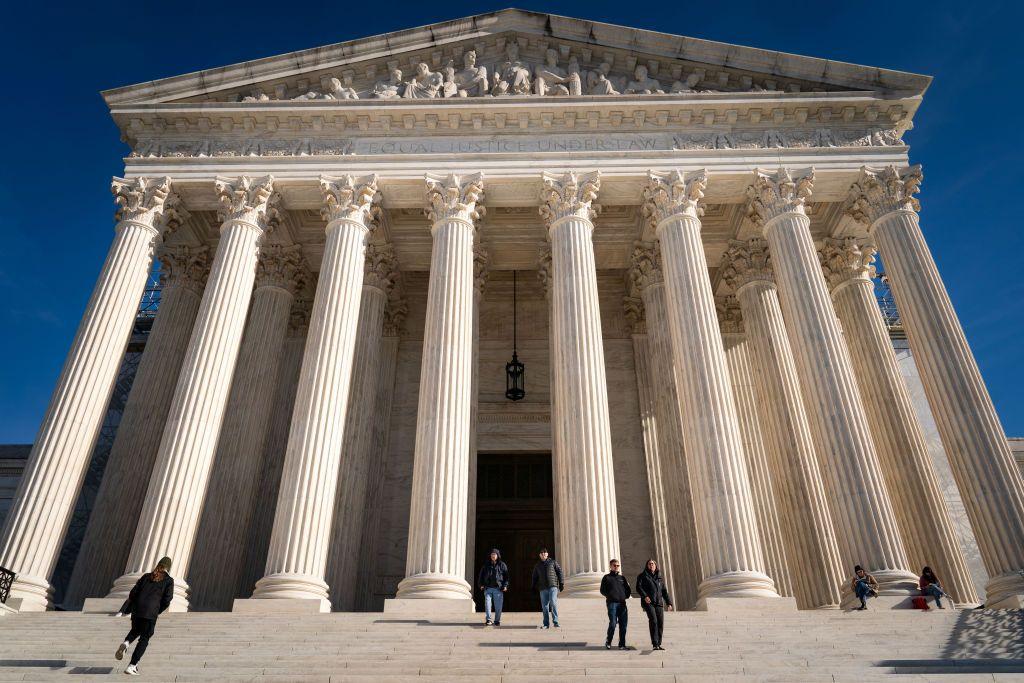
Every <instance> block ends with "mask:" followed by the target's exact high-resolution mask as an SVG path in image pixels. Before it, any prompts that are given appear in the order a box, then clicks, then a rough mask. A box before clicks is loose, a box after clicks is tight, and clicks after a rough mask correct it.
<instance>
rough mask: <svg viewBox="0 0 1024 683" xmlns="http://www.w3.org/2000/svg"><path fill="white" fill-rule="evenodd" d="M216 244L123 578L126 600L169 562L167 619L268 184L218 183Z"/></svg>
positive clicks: (118, 586)
mask: <svg viewBox="0 0 1024 683" xmlns="http://www.w3.org/2000/svg"><path fill="white" fill-rule="evenodd" d="M215 188H216V191H217V195H218V197H219V199H220V203H221V206H222V211H221V216H222V218H223V223H222V224H221V227H220V241H219V243H218V244H217V252H216V255H215V256H214V260H213V265H212V266H211V268H210V276H209V278H208V280H207V283H206V289H205V291H204V292H203V300H202V303H201V304H200V306H199V313H198V314H197V316H196V322H195V326H194V328H193V331H192V337H191V339H190V340H189V345H188V351H186V353H185V361H184V362H183V364H182V369H181V373H180V375H179V379H178V385H177V387H176V388H175V390H174V398H173V399H172V400H171V407H170V410H169V411H168V414H167V423H166V426H165V427H164V432H163V436H162V437H161V440H160V448H159V450H158V452H157V457H156V464H155V465H154V467H153V474H152V476H151V477H150V480H149V487H148V489H147V491H146V500H145V502H144V504H143V507H142V512H141V515H140V518H139V523H138V526H137V527H136V530H135V539H134V541H133V543H132V549H131V551H130V552H129V554H128V563H127V566H126V567H125V573H124V575H122V576H121V577H120V578H118V579H117V580H116V581H115V582H114V586H113V588H112V589H111V592H110V595H109V597H111V598H123V597H127V595H128V592H129V591H130V590H131V588H132V586H134V585H135V582H136V580H137V579H138V578H139V577H140V576H141V575H142V574H144V573H145V572H147V571H149V570H150V569H152V568H153V566H154V565H155V564H156V562H157V560H159V559H160V558H161V557H162V556H164V555H167V556H169V557H170V558H171V559H172V560H173V562H174V576H175V584H174V602H173V603H172V604H171V608H170V609H171V610H173V611H185V610H187V609H188V583H187V582H186V577H187V576H188V567H189V561H190V559H191V554H192V548H193V545H194V543H195V534H196V530H197V528H198V526H199V518H200V514H201V512H202V501H203V497H204V495H205V493H206V484H207V482H208V480H209V476H210V469H211V466H212V464H213V456H214V451H215V449H216V447H217V439H218V437H219V434H220V426H221V421H222V420H223V417H224V410H225V408H226V406H227V400H228V392H229V390H230V388H231V376H232V373H233V372H234V369H235V361H236V360H237V358H238V351H239V346H240V343H241V341H242V332H243V330H244V327H245V318H246V313H247V311H248V308H249V299H250V296H251V294H252V286H253V281H254V280H255V276H256V258H257V254H258V251H259V244H260V241H261V240H262V238H263V236H264V233H265V232H266V231H267V230H268V228H269V227H270V226H269V224H270V222H271V221H273V220H274V219H275V216H276V214H277V209H276V204H277V203H278V201H279V200H278V197H277V195H276V194H275V193H274V187H273V178H272V177H270V176H266V177H264V178H258V179H252V178H249V177H247V176H242V177H240V178H237V179H227V178H218V179H217V180H216V182H215Z"/></svg>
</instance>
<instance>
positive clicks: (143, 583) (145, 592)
mask: <svg viewBox="0 0 1024 683" xmlns="http://www.w3.org/2000/svg"><path fill="white" fill-rule="evenodd" d="M170 569H171V558H169V557H163V558H161V559H160V561H159V562H157V563H156V567H154V568H153V571H151V572H149V573H148V574H143V575H142V577H141V578H140V579H139V580H138V581H136V582H135V586H134V587H133V588H132V590H131V592H130V593H129V594H128V599H127V600H125V601H124V604H123V605H121V609H120V611H119V612H118V613H117V616H119V617H121V616H124V615H126V614H130V615H132V629H131V630H130V631H128V635H127V636H125V638H124V642H123V643H121V645H120V646H119V647H118V648H117V652H115V653H114V659H116V660H118V661H120V660H121V659H122V658H123V657H124V653H125V651H126V650H127V649H128V646H129V645H131V644H132V643H133V642H134V641H135V639H136V638H138V639H139V644H138V645H136V646H135V650H134V651H133V652H132V659H131V663H130V664H128V666H127V667H126V668H125V670H124V672H125V673H126V674H128V675H129V676H138V675H139V660H141V659H142V655H144V654H146V647H148V646H149V639H150V638H152V637H153V631H154V630H155V629H156V618H157V617H158V616H160V615H161V614H162V613H163V611H164V610H165V609H167V607H168V606H170V604H171V600H172V599H173V598H174V579H172V578H171V576H170V574H168V573H167V572H169V571H170Z"/></svg>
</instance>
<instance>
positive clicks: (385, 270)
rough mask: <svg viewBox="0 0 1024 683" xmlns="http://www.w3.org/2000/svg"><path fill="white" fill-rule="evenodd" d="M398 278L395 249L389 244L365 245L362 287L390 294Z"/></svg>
mask: <svg viewBox="0 0 1024 683" xmlns="http://www.w3.org/2000/svg"><path fill="white" fill-rule="evenodd" d="M397 278H398V259H397V258H395V248H394V247H393V246H391V245H390V244H368V245H366V260H365V262H364V268H363V286H364V287H376V288H377V289H379V290H381V291H382V292H384V294H390V293H391V289H392V288H393V287H394V286H395V280H396V279H397Z"/></svg>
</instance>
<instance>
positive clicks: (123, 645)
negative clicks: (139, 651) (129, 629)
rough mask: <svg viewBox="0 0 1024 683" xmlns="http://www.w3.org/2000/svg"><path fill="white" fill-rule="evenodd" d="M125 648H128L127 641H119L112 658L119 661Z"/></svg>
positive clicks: (122, 657)
mask: <svg viewBox="0 0 1024 683" xmlns="http://www.w3.org/2000/svg"><path fill="white" fill-rule="evenodd" d="M127 649H128V641H127V640H126V641H124V642H123V643H121V644H120V645H118V646H117V652H115V653H114V659H116V660H117V661H119V662H120V661H121V660H122V659H124V653H125V650H127Z"/></svg>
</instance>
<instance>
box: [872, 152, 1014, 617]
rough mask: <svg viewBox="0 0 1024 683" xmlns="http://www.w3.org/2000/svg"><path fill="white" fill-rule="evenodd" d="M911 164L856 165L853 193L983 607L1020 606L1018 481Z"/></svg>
mask: <svg viewBox="0 0 1024 683" xmlns="http://www.w3.org/2000/svg"><path fill="white" fill-rule="evenodd" d="M920 179H921V174H920V169H919V168H911V169H908V170H907V171H904V172H902V173H897V171H896V170H895V169H893V168H891V167H890V168H889V169H885V170H883V171H874V170H871V169H865V172H864V173H863V174H862V177H861V180H860V182H859V183H858V185H859V188H855V194H856V195H858V196H857V199H858V200H859V202H860V203H861V204H862V206H861V207H860V208H862V210H863V211H864V213H865V215H862V217H861V218H862V220H864V221H865V222H866V223H868V225H869V226H870V232H871V235H872V237H873V238H874V240H875V242H876V244H877V245H878V248H879V251H880V252H881V255H882V260H883V263H885V269H886V273H887V274H888V275H889V280H890V285H891V287H892V290H893V294H894V296H895V297H896V303H897V305H898V306H899V310H900V316H901V318H902V320H903V325H904V328H905V329H906V331H907V337H908V339H909V340H910V349H911V351H912V352H913V355H914V362H915V364H916V365H917V367H918V370H919V372H920V373H921V381H922V384H923V385H924V389H925V394H926V395H927V397H928V404H929V406H930V407H931V411H932V414H933V415H934V416H935V423H936V426H937V427H938V430H939V435H940V436H941V437H942V444H943V446H944V447H945V450H946V455H947V457H948V458H949V463H950V466H951V468H952V470H953V475H954V477H955V478H956V482H957V486H958V488H959V489H960V495H961V497H962V498H963V501H964V506H965V507H966V509H967V514H968V517H969V518H970V520H971V527H972V529H973V530H974V535H975V538H976V539H977V541H978V548H979V550H980V551H981V555H982V558H983V560H984V562H985V568H986V570H987V571H988V574H989V576H990V577H991V578H990V579H989V583H988V586H987V587H986V593H987V598H986V605H988V606H992V607H1018V608H1019V607H1024V597H1022V596H1024V573H1022V572H1024V483H1022V479H1021V474H1020V472H1019V471H1018V470H1017V468H1016V465H1015V463H1014V461H1013V455H1012V454H1011V453H1010V449H1009V445H1008V444H1007V441H1006V436H1005V434H1004V432H1003V429H1002V425H1001V424H1000V422H999V417H998V415H997V414H996V411H995V407H994V406H993V405H992V399H991V397H990V396H989V393H988V389H987V388H986V387H985V383H984V381H983V380H982V377H981V372H980V371H979V370H978V365H977V362H976V361H975V360H974V355H973V354H972V353H971V349H970V347H969V346H968V344H967V339H966V337H965V336H964V332H963V329H962V328H961V327H960V322H959V320H958V319H957V316H956V312H955V311H954V309H953V304H952V302H951V301H950V299H949V294H948V293H947V292H946V288H945V286H944V285H943V283H942V279H941V278H940V277H939V272H938V269H937V268H936V266H935V261H934V260H933V259H932V255H931V252H930V251H929V249H928V245H927V244H926V243H925V240H924V235H923V234H922V233H921V227H920V225H919V223H918V216H917V212H916V209H917V204H916V200H914V199H913V195H914V194H915V193H916V192H917V186H918V185H919V184H920Z"/></svg>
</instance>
